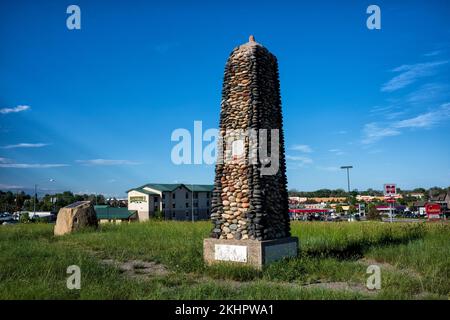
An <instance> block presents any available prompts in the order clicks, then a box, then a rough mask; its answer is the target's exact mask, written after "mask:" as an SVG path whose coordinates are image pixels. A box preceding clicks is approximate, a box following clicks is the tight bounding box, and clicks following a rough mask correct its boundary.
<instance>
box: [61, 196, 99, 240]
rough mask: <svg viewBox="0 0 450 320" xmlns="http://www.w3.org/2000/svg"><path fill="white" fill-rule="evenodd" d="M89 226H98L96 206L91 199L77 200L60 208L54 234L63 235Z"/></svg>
mask: <svg viewBox="0 0 450 320" xmlns="http://www.w3.org/2000/svg"><path fill="white" fill-rule="evenodd" d="M89 226H92V227H98V221H97V215H96V214H95V210H94V207H93V206H92V204H91V202H90V201H77V202H74V203H72V204H70V205H68V206H66V207H64V208H61V209H60V210H59V212H58V217H57V218H56V225H55V229H54V234H55V236H61V235H63V234H66V233H71V232H73V231H76V230H78V229H81V228H83V227H89Z"/></svg>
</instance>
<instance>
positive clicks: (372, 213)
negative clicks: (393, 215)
mask: <svg viewBox="0 0 450 320" xmlns="http://www.w3.org/2000/svg"><path fill="white" fill-rule="evenodd" d="M366 217H367V220H379V221H381V215H380V212H379V211H378V210H377V208H376V207H375V205H373V204H371V205H369V210H368V212H367V215H366Z"/></svg>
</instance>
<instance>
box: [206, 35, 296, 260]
mask: <svg viewBox="0 0 450 320" xmlns="http://www.w3.org/2000/svg"><path fill="white" fill-rule="evenodd" d="M269 136H270V137H269ZM264 148H265V149H266V150H267V149H268V150H270V152H266V153H264V152H263V150H264ZM217 150H218V157H217V164H216V171H215V174H216V177H215V182H214V184H215V188H214V192H213V198H212V203H211V207H212V208H211V220H212V222H213V225H214V226H213V229H212V231H211V237H210V238H207V239H205V240H204V258H205V261H206V263H208V264H211V263H214V262H218V261H234V262H240V263H245V264H250V265H253V266H255V267H258V268H261V267H262V266H263V265H265V264H267V263H269V262H271V261H275V260H278V259H281V258H283V257H290V256H297V250H298V239H297V238H292V237H290V226H289V213H288V211H289V207H288V193H287V179H286V163H285V157H284V139H283V132H282V114H281V97H280V84H279V78H278V64H277V59H276V57H275V56H274V55H273V54H271V53H270V52H269V51H268V50H267V49H266V48H264V47H263V46H262V45H260V44H259V43H257V42H256V41H255V39H254V37H253V36H250V39H249V42H248V43H246V44H243V45H241V46H239V47H237V48H235V49H234V50H233V51H232V52H231V55H230V57H229V58H228V61H227V64H226V66H225V75H224V82H223V88H222V103H221V114H220V137H219V142H218V148H217ZM269 153H270V160H268V158H267V157H269V155H268V154H269ZM265 154H266V155H267V157H264V155H265Z"/></svg>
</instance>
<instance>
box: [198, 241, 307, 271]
mask: <svg viewBox="0 0 450 320" xmlns="http://www.w3.org/2000/svg"><path fill="white" fill-rule="evenodd" d="M297 252H298V238H297V237H289V238H282V239H276V240H265V241H257V240H225V239H213V238H207V239H205V240H204V241H203V258H204V260H205V262H206V263H207V264H209V265H210V264H213V263H216V262H224V261H229V262H236V263H242V264H246V265H251V266H254V267H256V268H259V269H261V268H262V266H264V265H266V264H269V263H271V262H274V261H277V260H280V259H282V258H284V257H296V256H297Z"/></svg>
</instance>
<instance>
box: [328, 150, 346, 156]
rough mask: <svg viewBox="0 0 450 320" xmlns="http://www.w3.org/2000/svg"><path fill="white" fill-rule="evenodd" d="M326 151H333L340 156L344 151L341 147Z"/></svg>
mask: <svg viewBox="0 0 450 320" xmlns="http://www.w3.org/2000/svg"><path fill="white" fill-rule="evenodd" d="M328 151H329V152H331V153H334V154H335V155H336V156H342V155H344V154H345V152H344V151H342V150H341V149H330V150H328Z"/></svg>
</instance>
